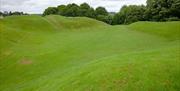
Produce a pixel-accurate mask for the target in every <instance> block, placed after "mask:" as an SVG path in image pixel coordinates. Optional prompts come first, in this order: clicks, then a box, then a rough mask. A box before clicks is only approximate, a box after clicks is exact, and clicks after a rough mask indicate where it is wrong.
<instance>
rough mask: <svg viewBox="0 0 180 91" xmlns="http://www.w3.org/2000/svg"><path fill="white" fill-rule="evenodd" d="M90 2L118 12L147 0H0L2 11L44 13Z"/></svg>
mask: <svg viewBox="0 0 180 91" xmlns="http://www.w3.org/2000/svg"><path fill="white" fill-rule="evenodd" d="M84 2H86V3H88V4H89V5H90V6H92V7H93V8H96V7H98V6H103V7H105V8H106V9H107V10H108V11H109V12H118V11H119V10H120V8H121V7H122V6H123V5H142V4H143V5H145V4H146V0H0V11H21V12H26V13H31V14H32V13H34V14H35V13H36V14H40V13H42V12H43V11H44V10H45V9H46V8H47V7H56V6H58V5H62V4H65V5H67V4H70V3H76V4H78V5H79V4H81V3H84Z"/></svg>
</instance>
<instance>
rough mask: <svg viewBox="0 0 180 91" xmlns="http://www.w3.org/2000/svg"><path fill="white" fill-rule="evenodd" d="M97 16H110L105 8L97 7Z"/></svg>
mask: <svg viewBox="0 0 180 91" xmlns="http://www.w3.org/2000/svg"><path fill="white" fill-rule="evenodd" d="M95 12H96V15H97V16H98V15H104V16H107V15H108V12H107V10H106V9H105V8H104V7H97V8H96V10H95Z"/></svg>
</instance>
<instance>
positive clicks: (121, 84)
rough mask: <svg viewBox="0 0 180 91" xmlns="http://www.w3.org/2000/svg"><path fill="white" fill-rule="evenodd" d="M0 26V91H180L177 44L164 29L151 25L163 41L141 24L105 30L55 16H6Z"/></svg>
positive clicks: (95, 24) (95, 22)
mask: <svg viewBox="0 0 180 91" xmlns="http://www.w3.org/2000/svg"><path fill="white" fill-rule="evenodd" d="M86 22H88V23H86ZM31 23H32V24H31ZM91 23H92V24H91ZM170 23H172V22H170ZM93 24H94V25H93ZM141 24H142V25H141ZM150 24H151V23H149V26H152V25H150ZM158 24H159V25H161V23H158ZM177 24H179V22H174V23H173V24H169V23H168V22H167V23H162V25H164V26H177ZM0 25H1V26H2V28H1V31H0V33H1V34H0V35H1V36H0V37H1V39H0V43H1V45H0V48H1V50H0V74H1V75H0V90H1V91H12V90H13V91H52V90H53V91H86V90H88V91H121V90H122V91H132V90H133V91H148V90H152V91H165V90H167V91H178V90H179V89H180V79H179V77H180V60H179V59H180V57H179V55H178V54H180V53H179V52H180V49H179V47H180V42H179V39H178V38H177V35H176V34H174V35H173V34H172V33H171V31H167V30H166V28H165V29H163V28H160V29H158V27H159V26H153V28H154V29H156V30H160V31H165V32H169V33H165V34H166V36H167V35H168V34H169V35H168V36H167V37H164V34H162V35H159V34H158V33H151V31H150V30H149V29H147V31H145V30H144V31H145V32H144V31H143V30H141V29H144V28H141V27H142V26H144V23H141V22H140V23H136V24H134V25H130V26H107V25H106V24H104V23H102V22H98V21H95V20H92V19H89V18H66V17H61V16H47V17H40V16H20V17H16V16H12V17H7V18H5V19H3V20H0ZM134 26H140V27H134ZM144 27H145V28H147V27H148V24H147V25H146V26H144ZM155 27H157V28H155ZM171 28H172V31H176V30H178V27H171ZM135 29H136V31H133V30H135ZM174 29H175V30H174ZM57 30H68V31H57ZM79 30H80V31H79ZM142 31H143V32H142ZM161 36H163V37H161ZM175 36H176V37H175ZM169 39H173V40H172V41H169Z"/></svg>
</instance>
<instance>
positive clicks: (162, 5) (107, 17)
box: [43, 0, 180, 25]
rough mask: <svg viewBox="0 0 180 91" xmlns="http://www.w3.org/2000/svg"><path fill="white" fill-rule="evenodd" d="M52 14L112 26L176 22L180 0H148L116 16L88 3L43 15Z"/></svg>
mask: <svg viewBox="0 0 180 91" xmlns="http://www.w3.org/2000/svg"><path fill="white" fill-rule="evenodd" d="M50 14H59V15H63V16H70V17H76V16H85V17H90V18H94V19H97V20H100V21H103V22H106V23H108V24H111V25H117V24H130V23H133V22H137V21H176V20H179V19H180V0H147V5H146V6H144V5H129V6H126V5H125V6H123V7H122V8H121V10H120V11H119V12H117V13H115V14H111V13H108V12H107V10H106V9H105V8H104V7H97V8H96V9H94V8H92V7H91V6H89V5H88V4H87V3H83V4H81V5H79V6H78V5H76V4H74V3H73V4H68V5H60V6H58V7H49V8H47V9H46V10H45V11H44V14H43V15H44V16H45V15H50Z"/></svg>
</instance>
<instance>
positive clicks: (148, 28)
mask: <svg viewBox="0 0 180 91" xmlns="http://www.w3.org/2000/svg"><path fill="white" fill-rule="evenodd" d="M129 27H130V28H131V29H132V30H137V31H142V32H146V33H150V34H155V35H158V36H162V37H165V38H167V39H170V40H175V39H180V22H179V21H177V22H137V23H133V24H131V25H130V26H129Z"/></svg>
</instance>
